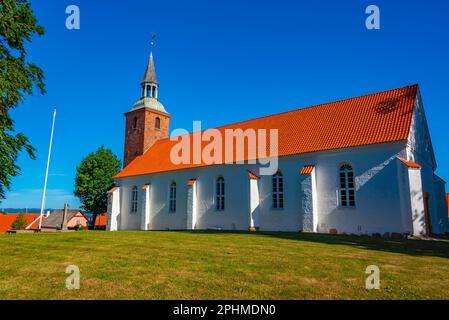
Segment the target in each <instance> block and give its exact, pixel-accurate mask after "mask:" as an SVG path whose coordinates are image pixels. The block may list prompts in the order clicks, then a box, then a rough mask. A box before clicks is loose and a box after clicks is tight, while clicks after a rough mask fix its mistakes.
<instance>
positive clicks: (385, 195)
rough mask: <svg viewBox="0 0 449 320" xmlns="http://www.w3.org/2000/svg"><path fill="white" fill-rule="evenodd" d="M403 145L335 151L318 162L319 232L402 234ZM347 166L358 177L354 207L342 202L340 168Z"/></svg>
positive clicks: (321, 157) (320, 158)
mask: <svg viewBox="0 0 449 320" xmlns="http://www.w3.org/2000/svg"><path fill="white" fill-rule="evenodd" d="M402 148H403V144H402V143H394V144H386V145H385V144H383V145H374V146H366V147H359V148H353V149H351V150H342V151H339V152H338V151H334V152H330V153H326V154H322V155H320V156H319V157H318V158H317V159H316V163H317V164H316V168H315V170H316V185H317V195H318V197H317V198H318V204H317V207H318V208H317V210H318V232H329V230H330V229H337V231H338V232H339V233H342V232H345V233H356V234H372V233H384V232H403V231H404V227H403V223H402V215H401V210H402V209H401V205H400V200H399V199H400V187H399V181H398V178H397V175H398V173H397V165H396V156H397V154H398V153H399V152H400V151H401V149H402ZM345 163H348V164H350V165H351V166H352V168H353V170H354V176H355V188H356V193H355V198H356V205H355V207H354V208H345V207H341V206H340V203H339V174H338V172H339V168H340V166H341V165H342V164H345Z"/></svg>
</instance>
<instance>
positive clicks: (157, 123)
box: [154, 117, 161, 129]
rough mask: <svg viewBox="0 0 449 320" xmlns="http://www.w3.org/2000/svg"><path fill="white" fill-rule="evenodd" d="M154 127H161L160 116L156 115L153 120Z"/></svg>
mask: <svg viewBox="0 0 449 320" xmlns="http://www.w3.org/2000/svg"><path fill="white" fill-rule="evenodd" d="M154 127H155V128H156V129H160V128H161V118H159V117H156V120H154Z"/></svg>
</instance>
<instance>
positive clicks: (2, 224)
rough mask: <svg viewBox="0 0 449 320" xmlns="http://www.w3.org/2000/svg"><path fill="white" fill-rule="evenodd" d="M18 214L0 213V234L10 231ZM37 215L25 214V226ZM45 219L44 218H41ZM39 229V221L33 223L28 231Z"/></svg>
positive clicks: (37, 214) (37, 215)
mask: <svg viewBox="0 0 449 320" xmlns="http://www.w3.org/2000/svg"><path fill="white" fill-rule="evenodd" d="M18 215H19V214H18V213H17V214H13V213H6V214H3V213H0V233H5V232H6V231H8V230H10V229H11V225H12V223H13V222H14V220H16V218H17V216H18ZM39 215H40V214H39V213H27V214H25V217H26V220H27V226H28V225H29V224H30V223H32V222H33V221H34V220H36V219H37V218H38V217H39ZM43 219H45V218H43ZM38 227H39V221H37V222H35V223H34V224H33V225H32V226H31V228H30V229H37V228H38Z"/></svg>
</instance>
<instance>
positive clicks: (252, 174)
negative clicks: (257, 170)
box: [248, 170, 260, 180]
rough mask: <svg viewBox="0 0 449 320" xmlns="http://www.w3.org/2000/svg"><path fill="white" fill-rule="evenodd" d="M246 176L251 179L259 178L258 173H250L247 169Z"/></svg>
mask: <svg viewBox="0 0 449 320" xmlns="http://www.w3.org/2000/svg"><path fill="white" fill-rule="evenodd" d="M248 177H249V178H250V179H251V180H258V179H260V177H259V176H258V175H256V174H254V173H252V172H251V171H249V170H248Z"/></svg>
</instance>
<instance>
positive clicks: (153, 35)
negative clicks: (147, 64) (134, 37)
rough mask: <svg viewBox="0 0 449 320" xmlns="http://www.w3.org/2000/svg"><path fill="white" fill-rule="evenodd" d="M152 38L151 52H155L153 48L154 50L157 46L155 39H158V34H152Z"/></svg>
mask: <svg viewBox="0 0 449 320" xmlns="http://www.w3.org/2000/svg"><path fill="white" fill-rule="evenodd" d="M150 38H151V42H150V46H151V52H153V48H154V44H155V41H154V40H155V39H156V34H155V33H152V34H151V36H150Z"/></svg>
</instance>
